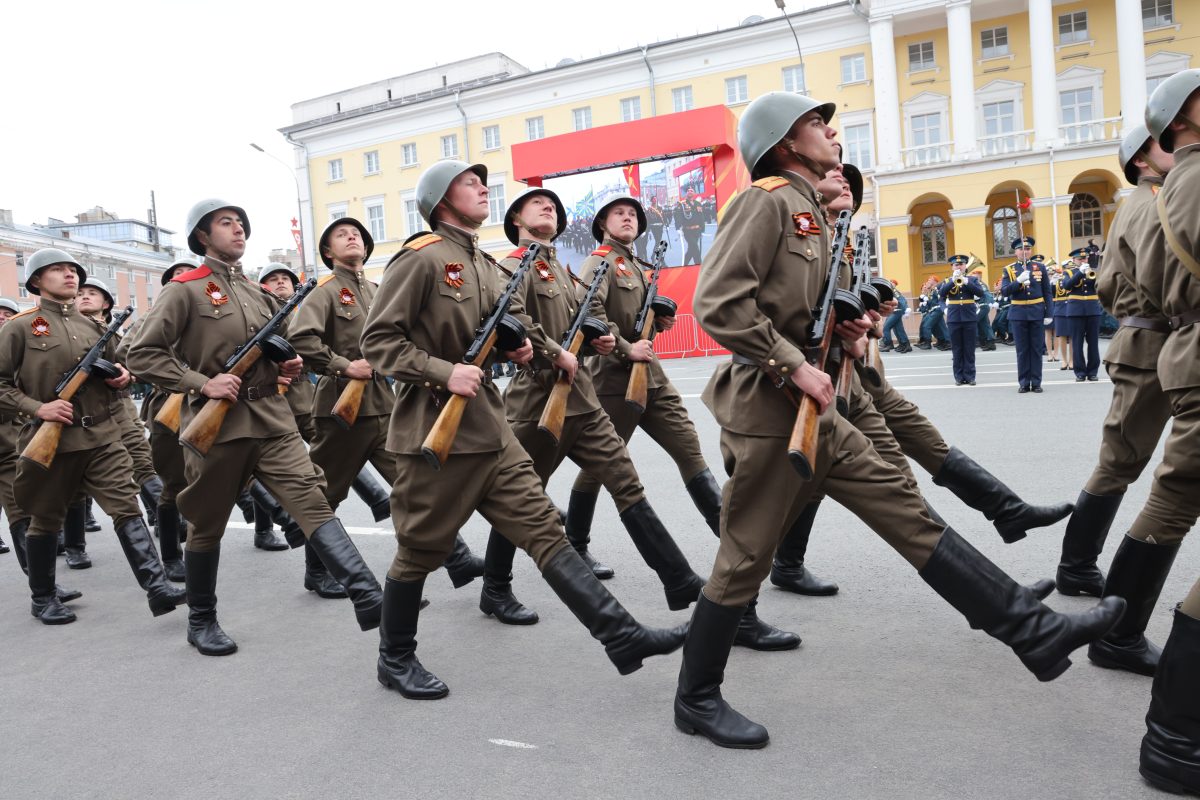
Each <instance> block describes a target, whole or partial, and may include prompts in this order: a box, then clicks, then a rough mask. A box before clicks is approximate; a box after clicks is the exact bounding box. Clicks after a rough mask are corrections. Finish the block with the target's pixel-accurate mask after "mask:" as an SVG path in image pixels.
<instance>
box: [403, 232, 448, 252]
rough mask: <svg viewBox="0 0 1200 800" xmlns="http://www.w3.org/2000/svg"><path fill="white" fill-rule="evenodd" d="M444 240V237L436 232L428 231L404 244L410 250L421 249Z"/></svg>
mask: <svg viewBox="0 0 1200 800" xmlns="http://www.w3.org/2000/svg"><path fill="white" fill-rule="evenodd" d="M441 240H442V237H440V236H438V235H437V234H436V233H427V234H425V235H424V236H419V237H417V238H416V239H413V240H412V241H409V242H405V243H404V246H405V247H407V248H408V249H409V250H420V249H421V248H422V247H428V246H429V245H431V244H436V243H438V242H440V241H441Z"/></svg>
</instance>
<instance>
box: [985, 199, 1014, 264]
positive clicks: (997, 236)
mask: <svg viewBox="0 0 1200 800" xmlns="http://www.w3.org/2000/svg"><path fill="white" fill-rule="evenodd" d="M1019 238H1021V225H1020V223H1018V221H1017V212H1016V209H1013V208H1009V207H1007V206H1005V207H1004V208H997V209H996V210H995V211H993V212H992V258H1004V257H1006V256H1007V255H1008V254H1009V252H1010V250H1009V248H1010V246H1011V245H1012V243H1013V242H1014V241H1015V240H1017V239H1019Z"/></svg>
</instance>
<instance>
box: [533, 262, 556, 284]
mask: <svg viewBox="0 0 1200 800" xmlns="http://www.w3.org/2000/svg"><path fill="white" fill-rule="evenodd" d="M536 266H537V274H538V277H539V278H541V279H542V280H544V281H551V282H553V281H554V273H553V272H551V271H550V265H549V264H547V263H546V262H545V261H538V262H537V265H536Z"/></svg>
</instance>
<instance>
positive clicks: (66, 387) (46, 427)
mask: <svg viewBox="0 0 1200 800" xmlns="http://www.w3.org/2000/svg"><path fill="white" fill-rule="evenodd" d="M132 315H133V306H125V309H124V310H123V311H120V312H118V313H116V314H113V318H112V322H110V323H108V327H107V328H105V329H104V333H102V334H101V335H100V338H99V339H97V340H96V343H95V344H93V345H92V347H91V349H90V350H88V351H87V353H86V354H84V356H83V358H82V359H80V360H79V363H78V364H76V365H75V366H74V367H73V368H72V369H71V371H70V372H68V373H67V374H66V375H64V376H63V378H62V380H61V381H59V382H58V385H57V386H55V387H54V396H55V398H56V399H58V400H66V401H68V402H70V400H71V398H73V397H74V396H75V395H76V394H78V393H79V390H80V389H81V388H83V384H84V383H86V382H87V379H88V378H90V377H91V376H93V375H95V376H96V377H99V378H103V379H105V380H108V379H110V378H116V377H119V376H120V374H121V370H120V369H119V368H118V367H117V365H116V364H114V363H112V362H111V361H108V360H107V359H104V358H101V354H102V353H103V352H104V348H105V347H106V346H108V342H109V340H111V339H112V338H113V337H114V336H116V335H117V331H119V330H120V329H121V326H122V325H124V324H125V320H127V319H129V317H130V316H132ZM62 430H63V423H61V422H46V421H44V420H39V421H38V423H37V431H36V432H35V433H34V434H33V438H32V439H30V440H29V444H27V445H25V449H24V450H23V451H22V452H21V458H23V459H25V460H26V461H29V462H31V463H34V464H37V465H38V466H39V467H43V468H45V469H49V468H50V464H51V462H53V461H54V456H55V454H56V453H57V452H58V443H59V441H60V440H61V439H62Z"/></svg>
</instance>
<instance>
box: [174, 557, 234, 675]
mask: <svg viewBox="0 0 1200 800" xmlns="http://www.w3.org/2000/svg"><path fill="white" fill-rule="evenodd" d="M220 562H221V550H220V548H218V549H216V550H212V551H210V552H207V553H197V552H195V551H194V550H189V551H188V552H187V555H186V557H185V558H184V559H183V566H184V569H185V570H187V604H188V631H187V640H188V644H190V645H192V646H193V647H195V648H196V649H197V650H199V651H200V654H201V655H205V656H228V655H232V654H234V653H236V652H237V643H236V642H234V641H233V639H230V638H229V637H228V636H226V635H225V631H223V630H221V626H220V625H219V624H218V623H217V566H218V565H219V564H220Z"/></svg>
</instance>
